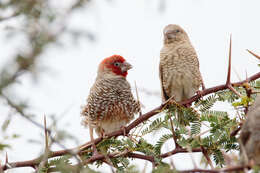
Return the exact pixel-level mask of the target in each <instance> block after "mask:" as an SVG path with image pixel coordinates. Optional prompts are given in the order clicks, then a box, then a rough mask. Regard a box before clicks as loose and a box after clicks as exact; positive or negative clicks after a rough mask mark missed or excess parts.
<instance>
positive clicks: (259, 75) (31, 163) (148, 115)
mask: <svg viewBox="0 0 260 173" xmlns="http://www.w3.org/2000/svg"><path fill="white" fill-rule="evenodd" d="M258 78H260V72H258V73H256V74H254V75H252V76H250V77H248V78H247V80H243V81H240V82H235V83H231V84H230V85H231V86H243V84H244V83H245V82H250V81H253V80H256V79H258ZM225 89H228V86H227V84H223V85H218V86H215V87H212V88H208V89H205V90H203V91H201V93H199V94H197V95H195V96H193V97H192V98H190V99H188V100H186V101H182V102H179V103H178V104H180V105H184V104H189V103H192V102H194V101H196V100H198V99H199V98H200V97H201V96H206V95H208V94H211V93H215V92H217V91H221V90H225ZM168 102H169V100H167V101H166V102H164V103H162V104H161V105H160V106H158V107H156V108H154V109H153V110H151V111H149V112H147V113H145V114H143V115H141V116H140V117H138V118H137V119H136V120H135V121H133V122H132V123H131V124H129V125H128V126H127V127H126V128H125V132H126V134H128V133H129V132H130V130H132V129H133V128H135V127H136V126H137V125H139V124H141V123H142V122H144V121H146V120H148V119H149V118H151V117H152V116H154V115H156V114H158V113H160V112H161V111H162V109H163V108H164V107H165V105H167V103H168ZM123 134H124V130H122V129H120V130H117V131H114V132H112V133H109V134H107V137H108V138H111V137H117V136H122V135H123ZM101 141H102V138H101V137H100V138H97V139H95V141H94V142H95V144H98V143H99V142H101ZM89 147H91V142H87V143H85V144H83V145H81V146H79V147H76V148H72V149H65V150H59V151H50V153H49V155H48V158H53V157H57V156H62V155H65V154H69V153H76V154H78V153H80V152H81V151H83V150H85V149H87V148H89ZM201 151H202V150H201V148H197V149H192V152H201ZM183 152H188V151H187V149H184V148H176V149H174V150H172V151H170V152H167V153H164V154H161V155H160V156H161V158H166V157H169V156H172V155H175V154H177V153H183ZM109 157H110V156H109ZM111 157H114V156H111ZM125 157H132V158H138V159H143V160H147V161H153V159H152V156H146V155H141V154H137V153H129V154H127V155H125ZM102 159H103V156H102V157H101V156H99V155H97V156H96V157H94V158H93V157H92V158H91V160H89V162H90V161H91V162H94V161H96V160H102ZM40 161H41V157H38V158H36V159H33V160H28V161H21V162H10V163H5V164H4V165H2V166H1V168H0V170H1V169H2V170H7V169H11V168H17V167H34V165H38V164H39V163H40ZM240 168H241V167H240ZM237 169H238V168H237ZM212 171H213V170H212ZM214 171H215V170H214ZM214 171H213V172H214ZM190 172H196V171H190ZM197 172H198V171H197ZM202 172H203V170H202ZM204 172H205V171H204ZM208 172H210V171H208ZM215 172H216V171H215ZM217 172H221V171H217ZM224 172H225V171H224ZM226 172H227V171H226Z"/></svg>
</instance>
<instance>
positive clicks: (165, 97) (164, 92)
mask: <svg viewBox="0 0 260 173" xmlns="http://www.w3.org/2000/svg"><path fill="white" fill-rule="evenodd" d="M159 77H160V81H161V94H162V101H163V102H164V101H166V100H168V99H169V96H168V95H167V94H166V91H165V89H164V86H163V81H164V80H163V70H162V65H161V63H160V64H159Z"/></svg>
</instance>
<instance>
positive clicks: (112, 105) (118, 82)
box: [81, 55, 140, 154]
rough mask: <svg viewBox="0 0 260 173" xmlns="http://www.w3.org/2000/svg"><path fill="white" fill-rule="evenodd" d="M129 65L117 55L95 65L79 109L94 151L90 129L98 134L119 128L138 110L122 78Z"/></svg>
mask: <svg viewBox="0 0 260 173" xmlns="http://www.w3.org/2000/svg"><path fill="white" fill-rule="evenodd" d="M131 68H132V66H131V64H129V63H128V62H126V60H125V59H124V58H123V57H122V56H120V55H113V56H110V57H108V58H105V59H104V60H103V61H102V62H101V63H100V64H99V67H98V72H97V77H96V81H95V83H94V85H93V86H92V88H91V89H90V93H89V96H88V99H87V104H86V105H85V106H84V108H83V110H82V112H81V114H82V116H83V124H84V125H86V126H89V131H90V138H91V141H92V143H93V150H94V154H95V153H96V147H95V144H94V142H93V141H94V139H93V129H95V131H96V133H97V135H98V136H99V137H100V136H103V135H104V134H107V133H110V132H113V131H116V130H119V129H120V128H122V127H124V126H125V125H126V124H127V123H129V122H130V121H131V120H132V119H133V118H134V114H136V113H138V112H139V111H140V104H139V102H138V101H136V100H135V99H134V97H133V94H132V92H131V87H130V84H129V83H128V81H127V80H126V76H127V74H128V70H129V69H131Z"/></svg>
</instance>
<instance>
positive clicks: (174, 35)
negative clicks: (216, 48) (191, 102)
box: [159, 24, 204, 102]
mask: <svg viewBox="0 0 260 173" xmlns="http://www.w3.org/2000/svg"><path fill="white" fill-rule="evenodd" d="M163 34H164V45H163V48H162V49H161V53H160V65H159V75H160V81H161V90H162V101H166V100H167V99H169V98H170V97H171V96H174V99H175V100H176V101H177V102H179V101H184V100H186V99H188V98H190V97H192V96H193V95H194V94H195V93H196V92H197V91H199V87H200V86H201V85H202V87H203V89H204V84H203V82H202V77H201V73H200V70H199V61H198V57H197V54H196V51H195V49H194V48H193V46H192V45H191V42H190V40H189V37H188V35H187V33H186V32H185V31H184V30H183V29H182V28H181V27H180V26H178V25H173V24H170V25H167V26H166V27H165V28H164V31H163Z"/></svg>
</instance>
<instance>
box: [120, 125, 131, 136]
mask: <svg viewBox="0 0 260 173" xmlns="http://www.w3.org/2000/svg"><path fill="white" fill-rule="evenodd" d="M121 129H122V130H123V135H124V136H129V135H128V134H127V133H126V127H125V126H121Z"/></svg>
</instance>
